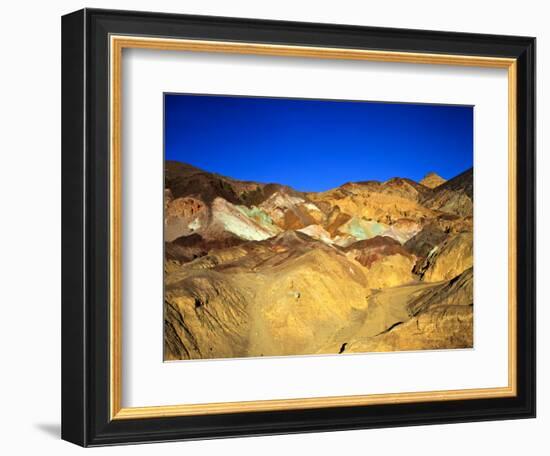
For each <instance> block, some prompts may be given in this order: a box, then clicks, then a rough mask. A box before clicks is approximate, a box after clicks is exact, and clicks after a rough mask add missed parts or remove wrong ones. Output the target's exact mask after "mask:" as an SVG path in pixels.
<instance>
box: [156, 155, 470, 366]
mask: <svg viewBox="0 0 550 456" xmlns="http://www.w3.org/2000/svg"><path fill="white" fill-rule="evenodd" d="M165 183H166V185H165V239H166V245H165V316H164V325H165V345H164V353H165V359H166V360H181V359H202V358H228V357H249V356H281V355H301V354H346V353H353V352H372V351H397V350H422V349H450V348H468V347H472V346H473V235H472V227H473V213H472V210H473V170H471V169H470V170H468V171H466V172H464V173H462V174H460V175H459V176H457V177H455V178H453V179H451V180H449V181H446V182H445V181H444V180H443V179H442V178H441V177H439V176H437V175H435V174H433V173H430V174H428V175H427V176H426V178H425V179H424V180H423V181H421V183H417V182H414V181H412V180H409V179H403V178H394V179H390V180H388V181H386V182H375V181H366V182H354V183H346V184H344V185H342V186H341V187H338V188H336V189H332V190H329V191H327V192H322V193H301V192H298V191H296V190H294V189H292V188H289V187H286V186H283V185H278V184H260V183H255V182H242V181H237V180H234V179H231V178H228V177H224V176H220V175H217V174H212V173H208V172H206V171H202V170H200V169H197V168H194V167H192V166H190V165H186V164H183V163H177V162H167V163H166V179H165Z"/></svg>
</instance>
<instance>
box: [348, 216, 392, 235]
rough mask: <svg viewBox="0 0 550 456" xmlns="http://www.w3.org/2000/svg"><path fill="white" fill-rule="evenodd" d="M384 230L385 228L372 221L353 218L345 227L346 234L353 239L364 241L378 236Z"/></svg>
mask: <svg viewBox="0 0 550 456" xmlns="http://www.w3.org/2000/svg"><path fill="white" fill-rule="evenodd" d="M386 229H387V227H386V226H384V225H382V224H380V223H377V222H374V221H372V220H368V221H367V220H361V219H359V218H357V217H353V218H352V219H351V220H350V223H349V225H348V227H347V232H348V233H349V234H351V235H352V236H353V237H354V238H355V239H359V240H364V239H370V238H373V237H375V236H380V235H381V234H383V233H384V232H385V231H386Z"/></svg>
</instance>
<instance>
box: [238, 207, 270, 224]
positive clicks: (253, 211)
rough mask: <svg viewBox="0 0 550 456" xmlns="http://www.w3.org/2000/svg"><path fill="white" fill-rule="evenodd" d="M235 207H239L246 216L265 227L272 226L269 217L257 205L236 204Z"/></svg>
mask: <svg viewBox="0 0 550 456" xmlns="http://www.w3.org/2000/svg"><path fill="white" fill-rule="evenodd" d="M237 209H239V211H241V212H242V213H243V214H244V215H246V216H247V217H250V218H253V219H254V220H256V221H258V222H259V223H261V224H262V225H263V226H265V227H266V228H268V229H269V228H272V227H273V220H272V219H271V217H270V216H269V215H268V214H267V213H266V212H264V211H263V210H262V209H260V208H259V207H256V206H252V207H246V206H237Z"/></svg>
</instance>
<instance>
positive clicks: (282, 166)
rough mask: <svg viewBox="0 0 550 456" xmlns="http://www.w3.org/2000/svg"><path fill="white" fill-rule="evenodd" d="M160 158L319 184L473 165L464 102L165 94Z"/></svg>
mask: <svg viewBox="0 0 550 456" xmlns="http://www.w3.org/2000/svg"><path fill="white" fill-rule="evenodd" d="M164 106H165V130H164V141H165V158H166V160H177V161H181V162H185V163H189V164H191V165H194V166H197V167H199V168H202V169H204V170H207V171H211V172H216V173H219V174H222V175H225V176H229V177H233V178H237V179H242V180H253V181H258V182H265V183H269V182H276V183H280V184H286V185H290V186H291V187H293V188H295V189H297V190H302V191H323V190H328V189H330V188H334V187H338V186H340V185H342V184H344V183H345V182H350V181H363V180H380V181H384V180H387V179H389V178H391V177H396V176H398V177H408V178H410V179H413V180H416V181H419V180H420V179H422V177H424V175H425V174H426V173H428V172H430V171H434V172H436V173H438V174H439V175H441V176H442V177H444V178H446V179H449V178H451V177H454V176H456V175H457V174H459V173H461V172H462V171H464V170H466V169H468V168H470V167H472V166H473V108H472V107H470V106H446V105H428V104H405V103H376V102H358V101H330V100H308V99H288V98H267V97H265V98H264V97H237V96H235V97H233V96H216V95H185V94H165V100H164Z"/></svg>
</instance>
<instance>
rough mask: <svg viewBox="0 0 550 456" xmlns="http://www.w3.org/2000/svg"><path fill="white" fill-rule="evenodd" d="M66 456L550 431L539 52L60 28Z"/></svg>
mask: <svg viewBox="0 0 550 456" xmlns="http://www.w3.org/2000/svg"><path fill="white" fill-rule="evenodd" d="M62 55H63V61H62V78H63V81H62V82H63V84H62V86H63V91H62V112H63V119H62V123H63V132H62V140H63V141H62V146H63V161H62V167H63V169H62V177H63V201H62V203H63V242H62V247H63V252H62V254H63V257H62V258H63V274H62V276H63V284H62V291H63V293H62V295H63V302H62V339H63V341H62V382H63V385H62V437H63V438H64V439H65V440H68V441H70V442H73V443H76V444H79V445H82V446H99V445H111V444H121V443H139V442H152V441H168V440H182V439H197V438H215V437H229V436H239V435H264V434H277V433H295V432H313V431H327V430H344V429H359V428H374V427H389V426H402V425H413V424H435V423H453V422H464V421H481V420H496V419H512V418H529V417H534V416H535V212H534V208H535V194H534V191H535V183H534V176H535V161H534V156H535V155H534V154H535V150H534V137H535V129H534V125H535V93H534V90H535V85H534V79H535V73H534V70H535V40H534V38H528V37H512V36H493V35H476V34H464V33H450V32H431V31H413V30H402V29H383V28H370V27H356V26H341V25H338V26H337V25H328V24H308V23H293V22H277V21H259V20H251V19H234V18H219V17H201V16H186V15H173V14H160V13H142V12H125V11H109V10H90V9H85V10H81V11H77V12H75V13H72V14H69V15H67V16H64V17H63V22H62Z"/></svg>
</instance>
